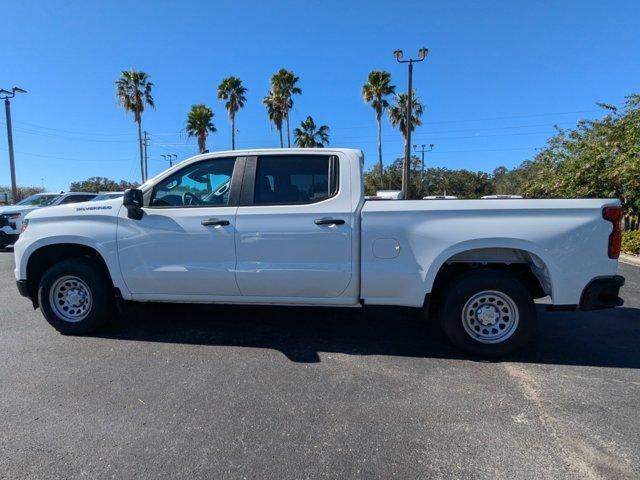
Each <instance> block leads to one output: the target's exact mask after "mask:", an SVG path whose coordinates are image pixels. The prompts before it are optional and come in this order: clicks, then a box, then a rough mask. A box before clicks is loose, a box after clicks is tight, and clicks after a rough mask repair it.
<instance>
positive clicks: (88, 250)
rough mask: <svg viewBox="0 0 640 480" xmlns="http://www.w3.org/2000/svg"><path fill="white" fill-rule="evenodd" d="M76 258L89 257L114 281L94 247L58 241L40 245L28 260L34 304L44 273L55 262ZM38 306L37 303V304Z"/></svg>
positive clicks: (31, 295)
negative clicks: (52, 243)
mask: <svg viewBox="0 0 640 480" xmlns="http://www.w3.org/2000/svg"><path fill="white" fill-rule="evenodd" d="M74 258H88V259H90V260H92V261H93V262H95V264H96V265H97V266H98V267H99V268H100V269H101V270H102V273H103V274H104V275H105V278H107V279H109V282H111V286H113V281H112V280H111V275H110V274H109V269H108V267H107V264H106V262H105V261H104V258H102V255H100V253H99V252H98V251H97V250H95V249H94V248H92V247H88V246H86V245H81V244H77V243H58V244H54V245H46V246H44V247H40V248H39V249H37V250H36V251H35V252H33V253H32V254H31V256H30V257H29V260H28V262H27V289H28V292H29V297H30V298H31V299H32V300H33V302H34V305H35V304H36V302H37V298H38V286H39V285H40V280H41V279H42V276H43V275H44V273H45V272H46V271H47V270H48V269H49V268H50V267H51V266H52V265H54V264H56V263H58V262H61V261H63V260H70V259H74ZM36 306H37V305H36Z"/></svg>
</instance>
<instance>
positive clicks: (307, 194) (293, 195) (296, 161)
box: [253, 155, 338, 205]
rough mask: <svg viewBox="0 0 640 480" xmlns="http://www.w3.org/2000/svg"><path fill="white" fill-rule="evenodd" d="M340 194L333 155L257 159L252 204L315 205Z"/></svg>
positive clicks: (281, 156)
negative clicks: (338, 192)
mask: <svg viewBox="0 0 640 480" xmlns="http://www.w3.org/2000/svg"><path fill="white" fill-rule="evenodd" d="M337 191H338V158H337V157H335V156H333V155H270V156H265V157H260V158H258V163H257V168H256V183H255V187H254V198H253V203H254V204H256V205H290V204H301V203H315V202H320V201H322V200H326V199H327V198H330V197H332V196H334V195H335V194H336V193H337Z"/></svg>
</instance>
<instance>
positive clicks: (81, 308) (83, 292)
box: [49, 275, 93, 323]
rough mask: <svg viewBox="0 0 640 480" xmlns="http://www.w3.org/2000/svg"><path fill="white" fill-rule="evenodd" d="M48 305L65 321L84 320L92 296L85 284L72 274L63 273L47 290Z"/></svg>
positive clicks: (90, 304)
mask: <svg viewBox="0 0 640 480" xmlns="http://www.w3.org/2000/svg"><path fill="white" fill-rule="evenodd" d="M49 305H51V308H52V309H53V311H54V312H55V313H56V315H57V316H58V317H60V318H61V319H63V320H64V321H66V322H71V323H75V322H79V321H81V320H84V319H85V318H86V317H87V315H89V312H91V306H92V305H93V296H92V295H91V290H90V289H89V287H88V286H87V284H86V283H85V282H84V281H83V280H81V279H80V278H78V277H76V276H74V275H65V276H64V277H60V278H59V279H58V280H56V281H55V283H54V284H53V286H52V287H51V289H50V290H49Z"/></svg>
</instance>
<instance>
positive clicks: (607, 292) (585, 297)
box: [580, 275, 624, 310]
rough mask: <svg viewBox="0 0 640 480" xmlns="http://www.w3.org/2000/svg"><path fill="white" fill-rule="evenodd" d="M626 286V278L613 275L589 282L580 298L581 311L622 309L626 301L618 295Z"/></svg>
mask: <svg viewBox="0 0 640 480" xmlns="http://www.w3.org/2000/svg"><path fill="white" fill-rule="evenodd" d="M623 285H624V277H622V276H620V275H612V276H610V277H597V278H594V279H593V280H591V281H590V282H589V284H588V285H587V286H586V287H584V290H583V291H582V296H581V297H580V309H581V310H598V309H601V308H613V307H620V306H621V305H622V304H623V303H624V300H622V299H621V298H620V297H619V296H618V294H619V293H620V287H622V286H623Z"/></svg>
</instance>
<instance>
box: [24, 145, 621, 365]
mask: <svg viewBox="0 0 640 480" xmlns="http://www.w3.org/2000/svg"><path fill="white" fill-rule="evenodd" d="M362 169H363V156H362V153H361V152H360V151H358V150H349V149H333V148H331V149H328V148H326V149H287V150H246V151H233V152H219V153H209V154H203V155H198V156H196V157H193V158H191V159H188V160H185V161H184V162H182V163H180V164H178V165H175V166H173V167H172V168H170V169H168V170H167V171H165V172H163V173H162V174H160V175H158V176H157V177H155V178H153V179H151V180H149V181H148V182H146V183H145V184H144V185H142V186H141V187H140V189H136V190H128V191H127V192H126V193H125V195H124V198H120V199H113V200H106V201H99V202H89V203H84V204H78V205H62V206H58V207H51V208H47V209H46V211H43V210H42V211H41V210H36V211H33V212H32V213H30V214H29V215H28V216H27V219H26V220H25V222H24V223H23V225H22V228H23V233H22V235H21V236H20V239H19V240H18V242H17V243H16V244H15V261H16V268H15V276H16V280H17V283H18V288H19V290H20V292H21V293H22V294H23V295H25V296H27V297H29V298H31V300H32V301H33V303H34V306H36V307H37V306H39V307H40V308H41V310H42V312H43V314H44V316H45V318H46V319H47V321H48V322H49V323H50V324H51V325H52V326H53V327H55V328H56V329H57V330H59V331H60V332H62V333H65V334H85V333H88V332H91V331H93V330H94V329H96V328H98V327H100V326H101V325H103V324H104V323H105V322H107V321H108V320H109V318H110V317H112V316H113V315H114V312H115V311H116V310H117V308H116V306H117V304H118V302H121V301H122V300H126V301H138V302H201V303H237V304H241V303H243V304H247V303H251V304H278V305H309V306H345V307H360V306H363V305H365V306H366V305H398V306H405V307H415V308H421V309H423V310H424V311H425V313H426V314H430V315H431V316H433V317H435V318H437V319H438V320H439V322H440V324H441V326H442V328H443V329H444V332H445V333H446V335H447V336H448V338H449V339H450V340H451V341H452V342H453V343H454V344H455V345H457V346H458V347H460V348H462V349H465V350H467V351H469V352H472V353H475V354H481V355H502V354H505V353H508V352H510V351H512V350H514V349H515V348H517V347H518V346H520V345H522V344H523V343H524V342H525V341H526V340H527V339H528V338H529V337H530V335H531V333H532V331H533V327H534V322H535V317H536V309H535V308H534V299H538V298H542V297H547V296H548V297H550V305H549V308H551V309H563V310H564V309H582V310H588V309H595V308H608V307H615V306H618V305H621V304H622V300H621V299H620V298H619V297H618V291H619V288H620V286H621V285H622V284H623V283H624V279H623V278H622V277H620V276H617V275H616V270H617V260H616V259H617V256H618V254H619V249H620V226H619V223H620V217H621V210H620V205H619V202H618V201H617V200H613V199H602V200H598V199H583V200H539V199H506V200H505V199H495V200H494V199H486V200H428V201H426V200H368V201H365V198H364V191H363V179H362ZM300 321H304V319H301V320H300Z"/></svg>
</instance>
